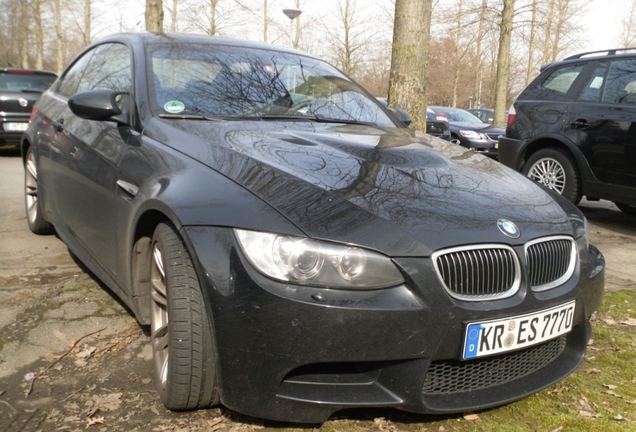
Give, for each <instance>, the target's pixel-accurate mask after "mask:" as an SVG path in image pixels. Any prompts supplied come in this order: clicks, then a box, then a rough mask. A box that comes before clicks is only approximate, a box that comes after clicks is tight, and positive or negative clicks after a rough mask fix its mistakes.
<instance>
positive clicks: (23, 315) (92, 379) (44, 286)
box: [0, 152, 636, 432]
mask: <svg viewBox="0 0 636 432" xmlns="http://www.w3.org/2000/svg"><path fill="white" fill-rule="evenodd" d="M0 173H2V178H3V180H2V182H0V203H2V204H1V207H0V431H16V432H17V431H75V430H86V429H90V430H95V431H134V430H139V431H173V430H177V431H179V430H183V431H196V430H202V431H203V430H205V431H215V430H224V431H226V430H227V431H231V432H239V431H249V430H255V429H263V428H265V429H270V428H271V429H280V428H283V427H285V426H286V425H281V424H276V423H270V422H267V423H263V422H262V421H260V420H258V419H252V418H249V417H245V416H241V415H239V414H236V413H233V412H231V411H230V410H226V409H223V408H220V409H210V410H201V411H196V412H187V413H174V412H170V411H168V410H166V409H165V408H164V407H163V405H162V404H161V401H160V400H159V398H158V395H157V393H156V391H155V389H154V385H155V383H154V382H153V378H152V362H151V361H152V354H151V351H150V344H149V337H148V334H147V329H144V328H141V327H140V326H139V325H138V324H137V322H136V321H135V320H134V318H133V317H132V314H131V313H130V311H128V310H127V309H126V307H125V306H124V305H123V304H122V303H120V302H119V301H118V300H117V299H116V298H115V296H114V295H112V294H111V293H110V291H109V290H108V289H107V288H106V287H104V286H103V285H102V284H100V283H99V282H98V281H97V279H96V278H95V277H94V276H93V275H92V274H91V273H89V272H88V271H86V270H85V269H84V268H83V267H82V266H81V264H79V263H78V262H77V261H76V260H75V259H74V258H73V256H72V255H71V254H70V253H69V252H68V250H67V248H66V247H65V246H64V244H63V243H62V242H61V241H60V240H59V239H57V238H56V237H55V236H36V235H33V234H31V232H30V231H29V230H28V227H27V223H26V220H25V216H24V208H23V207H24V204H23V170H22V166H21V161H20V158H19V157H18V156H17V155H16V154H15V153H14V154H10V153H6V152H5V153H0ZM581 208H582V209H583V211H584V212H585V214H586V216H587V217H588V219H589V221H590V223H591V237H592V240H593V241H594V242H595V243H596V244H597V245H598V246H599V248H600V249H601V251H602V252H603V253H604V254H605V257H606V260H607V271H606V282H607V283H606V288H607V289H608V290H620V289H634V288H635V287H636V265H634V264H635V260H634V257H635V256H636V218H632V217H628V216H626V215H624V214H622V213H621V212H620V211H618V210H617V209H616V207H615V206H614V205H613V204H611V203H608V202H598V203H588V202H583V203H582V205H581ZM379 412H380V411H379V410H364V411H361V412H360V413H359V414H356V415H357V416H359V417H360V418H363V419H364V418H369V419H373V418H374V417H375V416H376V415H378V413H379ZM405 415H406V414H405ZM421 419H422V421H426V420H425V419H426V417H424V416H421ZM314 428H316V429H317V428H320V426H319V425H316V426H315V427H314ZM323 428H329V427H328V423H326V424H325V425H323ZM310 429H311V427H310Z"/></svg>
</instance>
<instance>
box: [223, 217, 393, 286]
mask: <svg viewBox="0 0 636 432" xmlns="http://www.w3.org/2000/svg"><path fill="white" fill-rule="evenodd" d="M234 232H235V233H236V237H237V238H238V240H239V244H240V245H241V250H242V251H243V253H244V254H245V256H246V257H247V259H248V260H249V262H250V263H251V264H252V265H253V266H254V267H256V269H257V270H258V271H260V272H261V273H263V274H265V275H266V276H269V277H271V278H273V279H276V280H279V281H283V282H290V283H293V284H299V285H312V286H324V287H329V288H340V289H378V288H387V287H391V286H395V285H399V284H401V283H403V282H404V278H403V277H402V274H401V273H400V272H399V271H398V269H397V267H395V265H394V264H393V262H392V261H391V260H390V259H389V258H388V257H386V256H384V255H381V254H379V253H376V252H373V251H369V250H366V249H362V248H359V247H355V246H346V245H339V244H336V243H329V242H323V241H317V240H312V239H309V238H305V237H294V236H288V235H279V234H272V233H266V232H258V231H246V230H240V229H235V230H234Z"/></svg>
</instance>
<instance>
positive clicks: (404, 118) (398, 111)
mask: <svg viewBox="0 0 636 432" xmlns="http://www.w3.org/2000/svg"><path fill="white" fill-rule="evenodd" d="M389 110H390V111H391V112H392V113H393V114H395V116H396V117H397V119H398V120H399V121H401V122H402V123H404V125H405V126H409V125H410V124H411V122H413V119H412V118H411V115H410V114H409V113H407V112H406V111H405V110H403V109H402V108H389Z"/></svg>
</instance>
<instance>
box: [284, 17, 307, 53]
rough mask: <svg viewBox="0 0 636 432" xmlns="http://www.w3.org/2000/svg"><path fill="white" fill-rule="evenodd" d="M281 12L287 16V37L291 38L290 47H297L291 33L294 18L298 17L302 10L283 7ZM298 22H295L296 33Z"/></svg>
mask: <svg viewBox="0 0 636 432" xmlns="http://www.w3.org/2000/svg"><path fill="white" fill-rule="evenodd" d="M283 13H284V14H285V15H287V18H289V38H290V39H291V45H292V48H298V47H297V46H296V44H295V43H294V36H293V35H292V33H293V32H294V19H296V18H298V17H299V16H300V14H301V13H303V11H301V10H300V9H283ZM298 29H299V27H298V22H296V34H298Z"/></svg>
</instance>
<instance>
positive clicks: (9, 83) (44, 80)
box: [0, 72, 56, 93]
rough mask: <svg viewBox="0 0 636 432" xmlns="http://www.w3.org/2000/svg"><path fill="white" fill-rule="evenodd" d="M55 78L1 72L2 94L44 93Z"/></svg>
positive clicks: (52, 76)
mask: <svg viewBox="0 0 636 432" xmlns="http://www.w3.org/2000/svg"><path fill="white" fill-rule="evenodd" d="M55 78H56V77H55V76H54V75H40V74H35V73H27V72H20V73H11V72H9V73H2V72H0V92H2V93H7V92H12V93H22V92H43V91H45V90H46V89H48V88H49V87H50V86H51V84H53V82H54V81H55Z"/></svg>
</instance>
